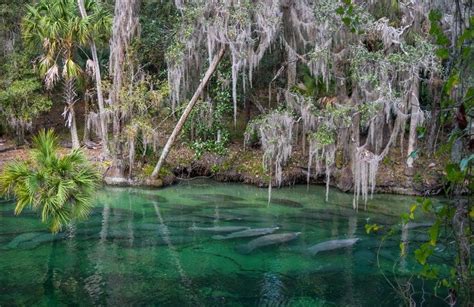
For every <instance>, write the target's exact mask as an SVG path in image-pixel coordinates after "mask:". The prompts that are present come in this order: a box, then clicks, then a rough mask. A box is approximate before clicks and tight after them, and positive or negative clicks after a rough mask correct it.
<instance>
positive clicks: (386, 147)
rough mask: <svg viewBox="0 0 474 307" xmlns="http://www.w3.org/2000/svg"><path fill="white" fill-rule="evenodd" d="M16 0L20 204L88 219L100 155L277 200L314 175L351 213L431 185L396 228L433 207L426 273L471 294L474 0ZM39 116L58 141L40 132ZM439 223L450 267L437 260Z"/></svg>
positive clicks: (4, 32)
mask: <svg viewBox="0 0 474 307" xmlns="http://www.w3.org/2000/svg"><path fill="white" fill-rule="evenodd" d="M14 2H15V3H10V4H1V3H0V12H1V17H0V37H1V39H0V48H1V50H0V51H1V52H0V67H1V69H0V136H2V138H1V139H0V153H1V152H3V147H2V146H3V143H4V142H3V141H4V139H5V141H6V143H8V142H10V140H12V141H13V143H14V144H15V146H20V145H21V146H25V148H26V149H28V147H29V145H30V141H31V140H33V145H34V146H33V148H32V149H31V154H32V156H31V158H30V159H29V160H28V161H18V162H14V163H10V164H8V163H7V164H0V167H2V168H3V170H2V175H1V177H0V187H1V192H2V193H3V194H4V195H7V196H12V197H15V199H16V201H17V207H16V213H17V214H19V213H21V212H22V211H23V209H24V208H26V207H32V208H34V209H36V210H38V211H41V216H42V220H43V222H45V223H48V224H49V226H50V228H51V230H52V231H53V232H58V231H60V230H61V229H62V228H64V226H65V225H67V224H68V223H70V222H71V221H73V220H75V219H76V218H82V217H85V216H87V214H88V212H89V211H90V206H91V204H92V202H91V195H92V193H93V191H94V189H95V188H96V187H97V181H98V180H100V176H99V175H98V173H97V172H96V171H95V169H96V168H97V169H104V170H103V173H104V174H103V175H104V180H105V181H106V182H107V183H112V184H125V185H127V184H134V185H141V184H147V185H152V186H161V185H163V184H169V183H171V182H173V181H174V180H175V179H176V177H179V176H183V175H187V176H215V177H216V178H218V179H220V180H223V181H243V182H251V183H256V184H258V185H259V186H266V187H268V205H269V206H270V205H271V204H272V201H271V198H272V195H271V194H272V187H280V186H282V185H287V184H292V183H304V182H306V183H307V184H308V185H309V184H310V183H324V184H325V185H326V190H325V201H326V203H328V204H329V203H330V202H332V201H334V200H333V199H332V198H331V194H330V186H336V187H338V188H340V189H341V190H344V191H345V192H352V193H353V194H352V195H353V196H352V207H353V209H354V211H355V212H354V214H357V213H356V212H358V211H359V210H360V211H362V209H364V210H367V209H368V207H369V206H370V202H369V199H370V198H371V197H372V195H373V194H374V193H375V192H377V191H387V187H388V186H390V188H391V189H388V191H397V192H403V193H410V194H418V195H420V196H423V197H424V198H423V199H422V200H420V201H419V202H418V203H416V204H414V206H413V207H412V210H411V211H410V212H409V213H408V214H407V215H403V216H402V220H403V221H402V227H405V226H406V225H407V224H408V223H409V222H415V220H416V213H417V212H419V211H424V213H426V214H431V215H432V216H434V217H435V219H436V222H435V223H434V225H433V226H431V227H429V228H428V230H427V231H428V234H429V236H430V237H429V240H427V241H426V242H424V244H423V245H422V246H421V247H420V248H419V249H416V250H415V256H416V259H417V260H418V262H419V264H420V265H421V266H422V267H423V271H422V273H421V274H420V276H422V277H423V278H427V279H435V280H437V285H438V286H443V287H446V288H447V289H449V291H450V295H449V299H448V300H447V301H448V303H450V304H451V305H453V304H456V303H459V302H461V304H465V305H469V304H471V303H472V297H471V296H470V293H469V292H470V291H469V287H470V286H471V285H472V270H473V267H472V254H471V246H472V242H473V241H472V240H473V239H472V217H473V208H472V203H473V202H472V189H473V183H472V169H473V163H474V162H473V161H474V153H473V149H474V121H473V117H474V42H473V40H474V26H473V25H474V17H473V16H474V4H473V3H472V1H469V0H454V1H447V0H436V1H409V0H381V1H359V0H337V1H332V0H258V1H248V0H244V1H234V0H192V1H188V0H163V1H154V0H141V1H139V0H115V1H112V0H103V1H99V0H77V1H76V0H40V1H29V0H21V1H14ZM64 121H65V127H64ZM42 128H54V129H55V130H56V133H57V135H59V138H60V139H58V138H57V137H55V136H54V135H53V132H51V131H48V132H40V134H39V135H38V136H37V137H32V136H33V135H35V134H36V133H37V132H38V131H40V130H41V129H42ZM66 132H68V133H70V137H64V136H65V134H66ZM81 132H82V133H83V140H82V141H81V139H80V136H79V135H80V133H81ZM59 144H61V145H63V146H64V147H68V148H69V147H71V148H72V152H71V153H70V154H58V153H57V152H56V151H57V150H59ZM81 145H83V146H84V147H87V148H88V149H87V150H89V149H90V150H91V152H92V153H91V159H93V160H94V161H95V163H96V164H90V162H88V159H87V158H86V156H85V154H84V153H83V151H82V150H86V149H82V150H80V149H79V148H80V147H81ZM173 146H174V148H173ZM13 147H14V146H13V145H12V148H13ZM7 149H9V148H7ZM256 161H261V163H257V162H256ZM237 164H238V165H237ZM433 194H444V195H445V196H448V197H449V198H450V199H451V200H452V201H450V202H447V203H443V204H442V205H440V206H439V207H437V206H432V205H431V200H430V197H431V196H432V195H433ZM314 197H320V195H314ZM362 204H363V206H362ZM362 207H363V208H362ZM420 209H422V210H420ZM262 229H265V228H262ZM440 229H445V231H446V232H447V233H448V234H449V235H447V236H444V237H443V238H446V240H452V242H455V249H456V251H457V254H456V255H455V256H454V257H452V259H454V261H451V262H450V268H451V269H452V270H451V271H450V273H449V276H448V275H446V272H445V271H443V272H437V271H436V270H437V269H436V268H435V267H432V266H430V259H431V258H430V257H431V256H432V255H433V254H434V253H435V251H436V249H437V248H438V247H439V246H438V243H439V240H438V238H439V233H440V232H441V231H440ZM367 230H368V232H373V231H381V232H384V231H386V233H384V240H385V238H387V237H389V235H390V234H391V233H392V232H393V231H392V230H388V229H386V228H384V226H383V225H378V224H377V223H374V224H373V223H372V222H370V221H369V222H368V223H367ZM244 231H245V230H244ZM263 232H265V231H263ZM385 236H386V237H385ZM350 239H352V238H349V240H350ZM256 240H258V239H256ZM384 240H383V241H384ZM256 242H259V241H256ZM347 242H349V243H351V242H353V241H342V243H341V242H339V241H337V242H336V243H335V244H336V246H338V245H337V244H339V243H341V244H343V245H344V244H346V243H347ZM354 242H356V241H354ZM444 243H446V242H444ZM444 243H443V244H444ZM446 244H447V243H446ZM248 249H249V250H252V247H250V248H248ZM400 249H401V252H402V255H403V254H406V253H407V252H409V250H407V249H406V247H405V245H403V244H402V245H401V246H400ZM317 250H318V249H316V252H315V253H317ZM452 259H451V260H452ZM393 285H394V284H393ZM394 287H395V285H394ZM407 287H409V288H410V287H411V285H408V286H407ZM399 289H400V288H399ZM399 292H403V293H401V294H402V296H405V297H406V298H407V302H409V303H410V304H411V303H412V302H411V301H410V298H409V295H408V296H407V293H409V291H408V292H406V291H405V292H404V291H399ZM454 293H456V294H454ZM457 296H459V298H458V297H457Z"/></svg>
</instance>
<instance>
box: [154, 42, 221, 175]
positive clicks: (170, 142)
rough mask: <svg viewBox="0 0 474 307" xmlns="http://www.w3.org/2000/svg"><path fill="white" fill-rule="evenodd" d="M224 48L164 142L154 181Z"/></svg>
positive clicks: (217, 55)
mask: <svg viewBox="0 0 474 307" xmlns="http://www.w3.org/2000/svg"><path fill="white" fill-rule="evenodd" d="M225 49H226V48H225V46H222V47H221V49H220V50H219V53H218V54H216V56H215V57H214V59H213V60H212V63H210V64H209V68H208V69H207V71H206V74H205V75H204V78H203V79H202V81H201V83H200V84H199V86H198V88H197V89H196V92H195V93H194V95H193V97H192V98H191V100H190V101H189V103H188V105H187V107H186V109H185V110H184V112H183V115H181V118H180V119H179V121H178V123H177V124H176V126H175V127H174V130H173V133H171V135H170V137H169V139H168V142H166V145H165V147H164V148H163V152H162V153H161V156H160V160H159V161H158V163H157V164H156V167H155V169H154V170H153V173H152V174H151V178H152V179H156V178H157V177H158V174H159V173H160V169H161V167H162V166H163V163H164V162H165V160H166V157H167V156H168V153H169V151H170V149H171V146H173V143H174V141H175V140H176V137H177V136H178V135H179V132H180V131H181V128H183V125H184V123H185V122H186V119H187V118H188V116H189V114H190V113H191V111H192V109H193V107H194V105H195V104H196V102H197V100H198V98H199V96H200V95H201V93H202V90H203V89H204V87H205V86H206V84H207V82H208V81H209V79H210V78H211V76H212V74H213V73H214V71H215V70H216V68H217V65H218V64H219V62H220V60H221V59H222V57H223V56H224V53H225Z"/></svg>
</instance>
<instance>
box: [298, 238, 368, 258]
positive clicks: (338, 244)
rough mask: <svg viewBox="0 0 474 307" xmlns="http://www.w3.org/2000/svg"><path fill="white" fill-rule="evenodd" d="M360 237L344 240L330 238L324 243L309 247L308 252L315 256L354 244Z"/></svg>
mask: <svg viewBox="0 0 474 307" xmlns="http://www.w3.org/2000/svg"><path fill="white" fill-rule="evenodd" d="M357 241H359V238H354V239H344V240H330V241H326V242H322V243H318V244H316V245H313V246H311V247H310V248H308V249H307V252H308V253H309V254H310V255H311V256H314V255H316V254H317V253H319V252H325V251H331V250H335V249H340V248H345V247H349V246H352V245H354V244H355V243H356V242H357Z"/></svg>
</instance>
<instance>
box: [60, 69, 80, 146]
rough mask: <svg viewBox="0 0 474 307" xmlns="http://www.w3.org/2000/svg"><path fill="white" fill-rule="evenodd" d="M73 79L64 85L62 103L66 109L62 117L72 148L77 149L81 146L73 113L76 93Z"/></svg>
mask: <svg viewBox="0 0 474 307" xmlns="http://www.w3.org/2000/svg"><path fill="white" fill-rule="evenodd" d="M74 86H75V85H74V78H68V79H66V80H65V83H64V102H65V103H66V107H65V109H64V113H63V116H64V118H65V119H66V125H67V126H68V127H69V130H70V131H71V142H72V148H73V149H77V148H79V147H80V146H81V144H80V143H79V136H78V134H77V125H76V114H75V112H74V104H75V103H76V91H75V90H74Z"/></svg>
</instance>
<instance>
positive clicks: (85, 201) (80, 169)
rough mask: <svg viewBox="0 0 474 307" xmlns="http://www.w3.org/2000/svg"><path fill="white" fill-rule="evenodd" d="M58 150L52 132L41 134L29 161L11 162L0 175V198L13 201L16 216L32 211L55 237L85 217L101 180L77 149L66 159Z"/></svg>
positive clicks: (35, 141) (42, 132)
mask: <svg viewBox="0 0 474 307" xmlns="http://www.w3.org/2000/svg"><path fill="white" fill-rule="evenodd" d="M57 149H58V142H57V138H56V136H55V135H54V133H53V131H52V130H49V131H47V132H46V131H44V130H43V131H41V132H40V133H39V134H38V135H37V136H36V137H35V138H34V149H32V151H31V154H30V155H31V156H30V159H29V160H26V161H15V162H11V163H9V164H7V165H6V166H5V167H4V170H3V171H2V173H0V196H6V197H14V198H15V199H16V207H15V214H17V215H18V214H20V213H21V212H22V211H23V209H25V208H26V207H31V208H32V209H33V210H36V211H39V212H40V213H41V220H42V222H43V223H47V224H48V225H49V228H50V230H51V231H52V232H54V233H56V232H58V231H60V230H61V229H62V227H63V226H64V225H66V224H68V223H69V222H70V221H71V220H73V219H83V218H85V217H87V216H88V214H89V212H90V210H91V208H92V194H93V192H94V190H95V188H96V187H97V184H98V182H99V179H100V176H99V174H98V172H97V171H96V170H95V168H94V167H93V166H92V165H91V164H90V163H89V162H88V160H87V159H86V157H85V155H84V153H83V152H82V151H81V150H80V149H74V150H72V151H71V152H70V153H68V154H66V155H59V154H58V153H57Z"/></svg>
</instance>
